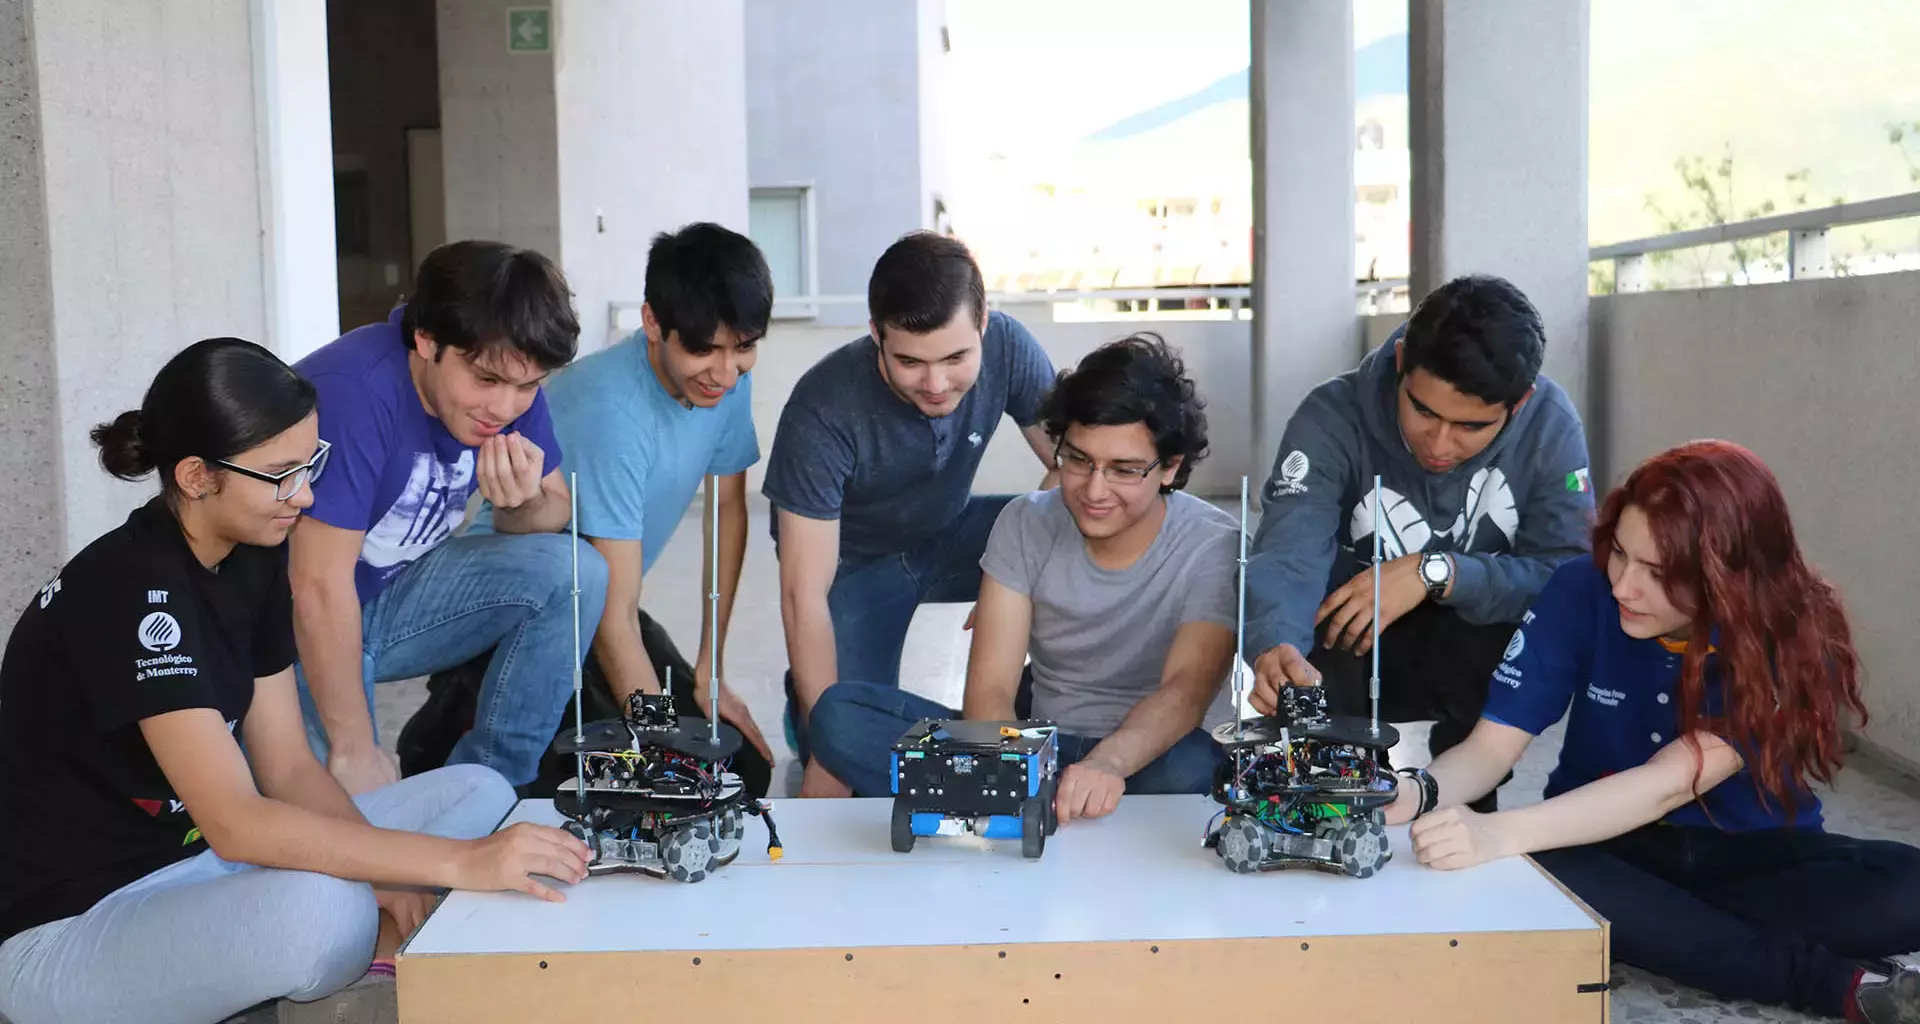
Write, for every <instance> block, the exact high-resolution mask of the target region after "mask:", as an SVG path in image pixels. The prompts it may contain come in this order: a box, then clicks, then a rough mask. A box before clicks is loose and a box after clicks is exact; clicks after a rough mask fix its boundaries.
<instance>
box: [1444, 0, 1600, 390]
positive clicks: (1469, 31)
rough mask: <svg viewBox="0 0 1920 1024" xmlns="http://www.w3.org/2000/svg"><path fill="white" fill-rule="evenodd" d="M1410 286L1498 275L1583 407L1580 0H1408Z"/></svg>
mask: <svg viewBox="0 0 1920 1024" xmlns="http://www.w3.org/2000/svg"><path fill="white" fill-rule="evenodd" d="M1409 3H1410V6H1409V10H1408V20H1409V29H1410V39H1409V57H1410V60H1411V64H1412V67H1411V69H1410V70H1411V73H1410V78H1409V83H1408V88H1409V93H1410V95H1409V97H1408V101H1409V105H1410V110H1409V115H1408V116H1409V119H1410V124H1409V126H1408V127H1409V129H1410V134H1411V138H1412V148H1413V153H1412V159H1413V239H1412V242H1413V272H1412V280H1411V285H1412V293H1413V299H1414V301H1415V302H1416V303H1417V302H1418V301H1419V298H1420V296H1422V295H1425V294H1426V293H1427V292H1429V291H1431V290H1432V289H1433V288H1435V287H1437V286H1439V285H1440V284H1442V283H1444V282H1445V281H1447V280H1448V279H1450V278H1453V277H1457V276H1459V275H1461V274H1467V273H1475V272H1479V273H1491V274H1498V275H1500V276H1502V277H1505V278H1507V279H1508V280H1510V281H1512V282H1513V283H1514V284H1515V285H1517V286H1519V287H1520V289H1521V290H1522V291H1524V292H1526V293H1527V296H1528V298H1530V299H1532V300H1533V303H1534V305H1535V306H1537V307H1538V308H1539V310H1540V315H1541V318H1542V319H1543V320H1544V321H1545V323H1546V330H1547V354H1546V372H1547V375H1548V376H1550V377H1552V378H1553V379H1554V380H1555V381H1557V382H1559V384H1560V385H1561V386H1562V387H1563V388H1565V389H1566V391H1567V394H1568V396H1569V397H1570V398H1572V399H1573V401H1574V404H1575V405H1576V406H1577V407H1579V408H1580V410H1581V412H1582V413H1583V414H1584V413H1585V412H1586V411H1587V409H1588V408H1589V402H1588V395H1587V387H1588V380H1589V377H1590V375H1589V373H1588V367H1587V247H1588V246H1587V62H1588V52H1589V50H1588V31H1587V15H1588V0H1564V2H1556V3H1540V2H1538V0H1409Z"/></svg>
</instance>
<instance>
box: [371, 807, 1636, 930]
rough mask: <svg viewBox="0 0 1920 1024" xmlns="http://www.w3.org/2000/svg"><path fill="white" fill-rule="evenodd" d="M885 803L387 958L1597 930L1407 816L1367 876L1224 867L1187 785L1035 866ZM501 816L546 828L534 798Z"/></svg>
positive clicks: (587, 890) (478, 918)
mask: <svg viewBox="0 0 1920 1024" xmlns="http://www.w3.org/2000/svg"><path fill="white" fill-rule="evenodd" d="M891 808H892V801H890V800H885V799H881V800H800V799H793V800H781V801H777V802H776V803H775V806H774V812H773V817H774V822H775V824H776V825H777V826H778V828H779V829H780V839H781V842H782V845H783V847H784V856H783V857H782V859H781V860H779V861H771V860H769V859H768V857H767V852H766V829H765V827H764V825H763V824H762V823H761V821H760V820H759V819H754V818H749V819H748V821H747V835H746V839H745V841H744V842H743V844H742V848H741V852H740V857H739V859H738V860H736V861H734V862H733V863H732V864H730V865H728V866H726V867H724V868H720V869H718V870H717V871H716V872H714V873H713V874H711V875H709V876H708V877H707V879H706V880H705V881H702V882H697V883H692V884H688V883H685V882H675V881H671V880H667V879H661V878H654V877H651V876H648V875H638V874H611V875H602V876H599V877H595V878H589V879H587V880H586V881H584V882H582V883H580V884H578V885H574V886H570V887H564V888H563V890H562V891H564V892H565V893H566V895H567V901H566V902H565V903H547V902H542V901H540V900H536V899H534V898H533V897H531V896H526V895H522V894H519V893H473V892H457V893H453V894H451V895H449V896H448V897H447V899H446V900H445V901H443V902H442V903H441V905H440V907H439V908H438V909H436V910H435V911H434V913H433V915H432V916H431V917H429V918H428V919H427V922H426V924H425V925H423V926H422V927H421V929H420V931H419V932H418V933H416V934H415V936H414V937H413V939H412V941H411V942H409V943H408V944H407V947H406V948H405V949H404V950H403V954H404V955H407V956H430V955H452V954H469V953H570V952H608V951H621V950H693V951H699V950H742V949H794V948H821V947H825V948H855V947H866V946H907V945H972V944H985V943H1002V944H1004V943H1027V942H1113V941H1137V940H1168V941H1172V940H1180V939H1212V938H1264V937H1278V938H1284V937H1290V936H1325V935H1355V934H1369V935H1372V934H1434V933H1439V934H1447V933H1465V932H1489V931H1565V930H1576V929H1596V930H1597V929H1598V927H1599V925H1597V924H1596V923H1595V922H1594V921H1593V919H1592V918H1591V917H1589V916H1588V915H1587V914H1586V913H1585V912H1584V911H1582V910H1581V909H1580V908H1579V907H1578V906H1577V905H1575V904H1574V903H1573V902H1572V901H1571V900H1569V899H1568V898H1567V897H1566V895H1565V894H1564V893H1562V892H1561V891H1560V890H1559V888H1558V887H1556V886H1555V885H1554V884H1553V882H1552V881H1551V880H1549V879H1548V878H1547V877H1546V876H1545V875H1543V874H1542V873H1541V872H1540V871H1539V869H1537V868H1535V867H1534V866H1533V865H1532V864H1531V863H1529V862H1528V861H1526V860H1525V859H1523V858H1518V857H1513V858H1507V859H1504V860H1500V861H1495V862H1492V863H1489V864H1482V865H1480V866H1478V867H1474V868H1468V869H1464V870H1457V871H1439V870H1434V869H1430V868H1426V867H1422V866H1421V865H1420V864H1419V862H1417V861H1416V860H1414V858H1413V854H1412V851H1411V849H1410V848H1409V847H1408V844H1407V832H1406V828H1405V827H1404V826H1401V827H1396V828H1389V829H1388V830H1387V833H1388V838H1389V839H1390V841H1391V842H1392V844H1393V854H1394V856H1393V860H1392V861H1390V862H1389V863H1388V864H1387V865H1386V866H1385V867H1384V868H1382V869H1381V871H1380V872H1379V873H1378V874H1376V875H1375V876H1373V877H1372V878H1366V879H1359V878H1348V877H1345V876H1343V875H1332V874H1327V873H1323V872H1320V871H1315V870H1312V869H1287V870H1280V871H1267V872H1261V873H1258V874H1253V875H1237V874H1234V873H1233V872H1231V871H1229V870H1227V868H1226V867H1225V865H1223V864H1222V863H1221V862H1220V858H1219V857H1217V856H1216V855H1215V854H1214V852H1213V851H1212V850H1209V849H1205V848H1203V847H1202V846H1201V845H1200V840H1201V838H1202V836H1203V835H1204V832H1205V829H1206V827H1207V824H1208V822H1209V821H1210V820H1211V819H1212V817H1213V815H1214V813H1215V812H1216V811H1218V810H1219V806H1218V805H1217V804H1215V803H1214V802H1213V801H1212V800H1210V799H1208V798H1207V797H1204V796H1129V797H1126V798H1125V799H1123V800H1122V801H1121V803H1120V807H1119V809H1118V810H1116V811H1115V812H1114V813H1113V814H1112V815H1110V816H1108V817H1106V818H1101V819H1097V820H1093V821H1075V822H1071V823H1069V824H1066V825H1062V826H1061V827H1060V830H1059V832H1057V833H1056V834H1055V835H1053V836H1052V837H1050V838H1049V839H1048V840H1047V845H1046V852H1045V854H1044V856H1042V857H1041V858H1040V859H1038V860H1031V861H1030V860H1027V859H1025V858H1023V857H1021V856H1020V844H1019V842H1018V841H1017V840H984V839H977V838H973V837H964V838H944V837H921V838H920V839H919V840H918V842H917V844H916V845H915V847H914V849H913V851H912V852H911V853H904V854H901V853H895V852H893V849H892V847H891V846H890V845H889V841H888V824H889V821H890V813H891ZM507 820H508V822H513V821H523V820H527V821H536V822H542V823H547V824H558V823H559V822H560V821H561V820H562V819H561V818H560V816H559V815H558V814H557V813H556V812H555V811H554V810H553V805H552V802H551V801H547V800H538V801H532V800H530V801H524V802H522V803H521V804H520V806H519V807H518V808H516V809H515V810H514V812H513V814H512V815H510V816H509V817H508V819H507Z"/></svg>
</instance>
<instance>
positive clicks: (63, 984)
mask: <svg viewBox="0 0 1920 1024" xmlns="http://www.w3.org/2000/svg"><path fill="white" fill-rule="evenodd" d="M514 801H515V797H514V792H513V787H512V786H510V785H508V784H507V780H506V779H505V778H503V777H502V776H501V775H499V774H498V773H497V772H495V771H494V770H493V769H491V768H485V767H482V766H479V765H471V764H463V765H452V766H449V767H446V768H441V769H438V770H436V771H431V772H426V773H424V774H421V775H416V776H413V777H412V778H407V779H402V780H400V781H399V782H397V783H394V784H393V785H391V786H387V787H384V788H382V789H377V790H374V791H373V792H371V793H365V794H362V795H360V796H358V797H355V798H354V802H355V803H356V804H358V805H359V807H360V812H361V813H362V814H364V815H366V818H367V820H368V821H369V822H371V823H372V824H374V825H377V826H380V827H382V828H390V829H402V830H406V831H414V832H427V833H431V834H433V835H439V836H446V837H448V838H452V839H474V838H478V837H480V836H484V835H486V834H488V833H489V832H492V831H493V828H494V826H495V825H497V824H498V823H499V822H500V819H501V818H503V817H504V816H505V815H506V813H507V812H508V811H509V810H511V809H512V808H513V805H514ZM378 931H379V908H378V907H377V906H376V905H375V904H374V900H373V887H372V886H370V885H367V884H366V883H364V882H349V881H345V880H342V879H338V878H334V877H332V876H330V875H322V874H315V873H312V872H307V871H283V870H278V869H273V868H261V867H256V866H254V865H251V864H234V863H231V862H229V861H225V860H222V859H220V857H218V856H216V855H215V854H214V852H213V851H212V850H207V851H205V852H203V853H201V854H199V855H198V856H196V857H192V858H189V859H187V860H183V861H180V862H179V863H177V864H170V865H168V866H167V867H164V868H161V869H160V870H158V871H155V872H153V873H152V874H150V875H147V876H146V877H144V878H141V879H138V880H136V881H133V882H130V883H128V884H127V885H125V886H123V887H121V888H119V889H117V890H115V891H114V892H112V893H111V894H109V895H108V896H106V897H105V898H104V899H102V900H101V901H100V902H98V903H96V904H94V905H93V907H92V908H91V909H89V910H88V911H87V912H86V913H84V914H81V915H79V916H77V917H69V918H65V919H62V920H59V921H51V922H48V923H47V924H43V925H40V926H39V927H37V928H31V929H28V930H27V931H24V932H21V933H20V934H18V935H15V936H14V937H12V938H11V939H8V940H7V941H6V944H5V945H0V1016H4V1017H5V1018H6V1019H8V1020H10V1021H12V1022H13V1024H55V1022H65V1021H86V1022H98V1021H122V1020H124V1021H143V1022H151V1024H172V1022H179V1024H209V1022H212V1021H218V1020H222V1019H224V1018H226V1017H229V1016H231V1015H233V1014H235V1013H238V1012H240V1011H241V1010H244V1009H246V1008H247V1007H249V1006H253V1005H255V1004H256V1003H261V1002H265V1001H267V1000H269V999H276V998H282V997H284V998H288V999H293V1000H296V1001H305V1000H313V999H320V998H322V997H324V996H327V995H330V994H332V993H334V992H337V991H339V990H340V989H342V988H345V987H346V986H348V985H350V984H352V983H353V982H354V981H356V980H358V979H359V978H360V976H361V975H363V974H365V973H366V970H367V965H368V964H369V963H370V962H371V961H372V959H373V944H374V938H375V936H376V935H377V934H378Z"/></svg>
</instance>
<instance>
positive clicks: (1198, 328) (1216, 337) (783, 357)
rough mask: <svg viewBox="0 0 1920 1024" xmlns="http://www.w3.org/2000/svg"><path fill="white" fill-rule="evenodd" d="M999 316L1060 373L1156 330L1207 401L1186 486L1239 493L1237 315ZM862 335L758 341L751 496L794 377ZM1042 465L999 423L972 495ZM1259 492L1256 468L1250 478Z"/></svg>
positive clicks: (1243, 395) (1040, 312) (1242, 456)
mask: <svg viewBox="0 0 1920 1024" xmlns="http://www.w3.org/2000/svg"><path fill="white" fill-rule="evenodd" d="M1006 312H1007V313H1008V314H1009V315H1010V316H1013V317H1014V318H1015V319H1018V320H1019V321H1020V322H1021V323H1023V324H1025V325H1026V326H1027V328H1028V329H1029V330H1031V331H1032V332H1033V334H1034V337H1035V338H1037V339H1039V341H1040V345H1041V347H1042V348H1044V349H1046V351H1047V355H1048V356H1049V357H1050V358H1051V359H1052V360H1053V363H1054V368H1055V369H1064V368H1066V367H1068V366H1071V365H1072V364H1074V363H1077V362H1079V361H1080V359H1081V357H1082V356H1085V355H1086V354H1087V353H1088V352H1091V351H1092V350H1093V349H1095V348H1097V347H1099V346H1100V345H1102V344H1104V343H1106V342H1109V341H1113V340H1115V339H1116V338H1121V337H1125V336H1126V335H1128V334H1130V333H1132V332H1133V331H1135V330H1155V331H1158V332H1159V333H1160V335H1161V336H1162V337H1164V338H1165V339H1166V340H1167V342H1168V343H1169V344H1171V345H1173V346H1174V347H1176V348H1178V349H1180V350H1181V353H1182V355H1183V357H1184V358H1185V360H1186V363H1187V373H1188V375H1189V376H1191V377H1193V379H1194V383H1195V384H1196V385H1197V386H1198V387H1199V389H1200V393H1201V395H1202V397H1203V398H1205V399H1206V402H1207V407H1206V411H1207V428H1208V440H1209V444H1210V447H1211V454H1210V455H1208V457H1207V459H1206V460H1205V461H1204V462H1202V463H1201V464H1200V465H1199V466H1197V467H1195V469H1194V472H1193V477H1192V479H1191V480H1190V481H1189V483H1188V488H1187V489H1188V490H1190V491H1193V492H1194V493H1196V494H1201V495H1227V494H1233V495H1238V494H1239V493H1240V474H1242V473H1246V472H1248V466H1249V462H1248V459H1249V457H1250V455H1249V453H1250V451H1251V447H1252V431H1251V428H1250V426H1249V424H1250V422H1251V420H1250V416H1249V414H1248V404H1249V401H1250V399H1251V394H1252V392H1251V389H1249V388H1248V387H1247V380H1248V372H1249V369H1248V347H1247V324H1246V323H1245V322H1244V321H1192V322H1158V323H1138V322H1136V323H1053V322H1052V320H1051V317H1050V316H1049V314H1048V311H1047V309H1046V307H1044V306H1009V307H1006ZM865 333H866V332H865V331H863V330H858V329H849V328H844V327H820V326H811V325H806V326H803V325H798V324H785V323H780V324H775V325H774V328H773V330H772V331H771V332H770V333H769V334H768V336H767V339H766V340H765V341H764V342H763V343H762V344H761V345H760V358H759V361H758V362H757V363H756V364H755V365H754V368H753V424H754V429H755V430H756V431H758V433H759V436H760V451H761V454H762V458H761V461H760V462H759V463H758V464H756V465H755V466H754V467H753V468H752V469H750V470H748V471H747V490H748V492H749V493H752V494H758V493H760V482H761V480H762V479H764V477H765V473H766V459H765V455H766V454H767V453H769V452H771V451H772V450H773V436H774V428H775V427H777V426H778V425H779V423H780V411H781V409H783V408H784V407H785V406H786V401H787V395H788V394H789V393H791V392H792V390H793V385H794V382H795V381H797V380H799V379H800V375H801V374H802V373H805V372H806V371H807V369H808V368H809V367H811V366H812V365H813V364H814V363H816V362H818V361H819V360H820V358H821V357H822V356H825V355H826V354H827V353H828V352H831V351H833V350H834V349H835V348H838V347H839V346H841V345H844V344H846V343H847V342H849V341H852V340H853V339H855V338H858V337H861V336H863V335H864V334H865ZM1042 472H1043V469H1042V467H1041V465H1040V463H1039V462H1037V461H1036V460H1035V459H1034V456H1033V450H1032V449H1030V448H1028V447H1027V443H1026V441H1025V440H1024V439H1023V438H1022V437H1021V436H1020V434H1019V432H1018V430H1016V429H1015V428H1014V426H1013V421H1012V420H1010V419H1005V420H1002V421H1001V424H1000V427H999V428H998V429H996V430H995V431H994V435H993V440H992V441H991V442H990V443H989V444H988V445H987V452H986V454H985V455H984V456H982V457H981V462H980V470H979V473H978V474H977V475H976V476H975V478H974V484H973V490H974V492H975V493H976V494H987V493H1007V492H1022V491H1029V490H1032V489H1033V488H1035V487H1037V486H1038V485H1039V483H1040V477H1041V475H1042ZM1252 475H1253V476H1254V479H1253V481H1252V485H1253V487H1254V488H1255V489H1256V491H1257V490H1258V488H1259V486H1260V474H1259V472H1254V473H1253V474H1252Z"/></svg>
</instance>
